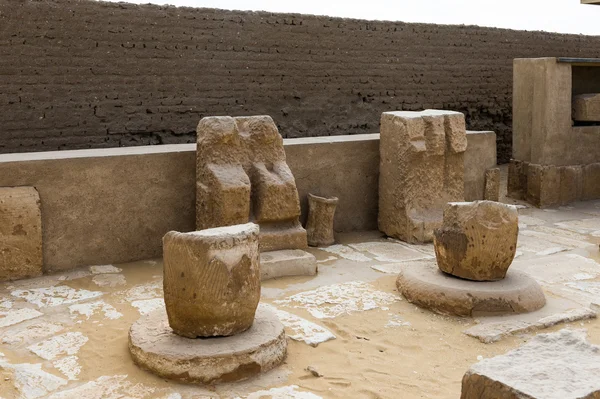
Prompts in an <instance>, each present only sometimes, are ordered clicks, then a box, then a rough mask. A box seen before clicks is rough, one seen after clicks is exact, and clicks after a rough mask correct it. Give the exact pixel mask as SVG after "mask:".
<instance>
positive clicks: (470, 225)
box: [434, 201, 519, 281]
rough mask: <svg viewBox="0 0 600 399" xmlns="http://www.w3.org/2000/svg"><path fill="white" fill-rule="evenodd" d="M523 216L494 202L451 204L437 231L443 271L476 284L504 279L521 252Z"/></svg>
mask: <svg viewBox="0 0 600 399" xmlns="http://www.w3.org/2000/svg"><path fill="white" fill-rule="evenodd" d="M518 233H519V214H518V212H517V209H516V208H515V207H514V206H512V205H506V204H501V203H499V202H492V201H475V202H451V203H449V204H447V205H446V208H445V209H444V222H443V225H442V227H441V228H440V229H438V230H436V231H435V240H434V247H435V256H436V259H437V264H438V266H439V268H440V270H442V271H444V272H446V273H448V274H451V275H453V276H456V277H461V278H464V279H468V280H476V281H495V280H501V279H503V278H504V276H505V275H506V272H507V270H508V268H509V267H510V264H511V263H512V261H513V259H514V257H515V252H516V250H517V235H518Z"/></svg>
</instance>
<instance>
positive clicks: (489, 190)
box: [483, 168, 500, 201]
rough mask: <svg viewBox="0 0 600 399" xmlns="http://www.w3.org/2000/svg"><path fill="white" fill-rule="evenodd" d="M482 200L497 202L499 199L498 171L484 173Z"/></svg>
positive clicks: (493, 169) (497, 169)
mask: <svg viewBox="0 0 600 399" xmlns="http://www.w3.org/2000/svg"><path fill="white" fill-rule="evenodd" d="M483 199H485V200H488V201H498V200H499V199H500V169H499V168H492V169H488V170H486V171H485V192H484V195H483Z"/></svg>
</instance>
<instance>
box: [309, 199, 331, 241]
mask: <svg viewBox="0 0 600 399" xmlns="http://www.w3.org/2000/svg"><path fill="white" fill-rule="evenodd" d="M337 204H338V199H337V197H329V198H325V197H319V196H317V195H313V194H310V193H309V194H308V220H307V222H306V235H307V241H308V245H310V246H312V247H319V246H326V245H332V244H334V243H335V237H334V234H333V219H334V216H335V208H336V207H337Z"/></svg>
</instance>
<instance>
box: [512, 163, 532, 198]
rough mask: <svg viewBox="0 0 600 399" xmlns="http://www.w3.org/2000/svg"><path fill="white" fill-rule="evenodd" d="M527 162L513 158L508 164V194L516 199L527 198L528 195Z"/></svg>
mask: <svg viewBox="0 0 600 399" xmlns="http://www.w3.org/2000/svg"><path fill="white" fill-rule="evenodd" d="M527 166H528V163H527V162H523V161H518V160H516V159H511V160H510V164H509V165H508V187H507V195H508V196H509V197H510V198H514V199H525V197H526V195H527V173H528V172H527V169H528V168H527Z"/></svg>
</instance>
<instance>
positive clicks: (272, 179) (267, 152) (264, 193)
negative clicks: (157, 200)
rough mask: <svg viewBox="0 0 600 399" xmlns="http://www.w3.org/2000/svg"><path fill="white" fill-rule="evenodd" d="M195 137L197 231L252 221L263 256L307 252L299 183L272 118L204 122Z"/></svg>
mask: <svg viewBox="0 0 600 399" xmlns="http://www.w3.org/2000/svg"><path fill="white" fill-rule="evenodd" d="M197 132H198V143H197V155H196V156H197V166H196V179H197V183H196V187H197V190H196V227H197V229H199V230H202V229H206V228H213V227H218V226H230V225H234V224H242V223H247V222H249V221H254V222H256V223H258V224H259V225H260V247H261V251H273V250H279V249H299V248H306V247H307V246H308V244H307V242H306V231H305V230H304V229H303V228H302V226H301V225H300V201H299V198H298V190H297V188H296V182H295V180H294V176H293V174H292V172H291V170H290V168H289V167H288V165H287V163H286V156H285V151H284V149H283V138H282V137H281V135H280V134H279V131H278V130H277V126H276V125H275V123H274V122H273V119H271V117H269V116H248V117H237V118H232V117H229V116H224V117H206V118H203V119H202V120H201V121H200V123H199V124H198V129H197Z"/></svg>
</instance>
